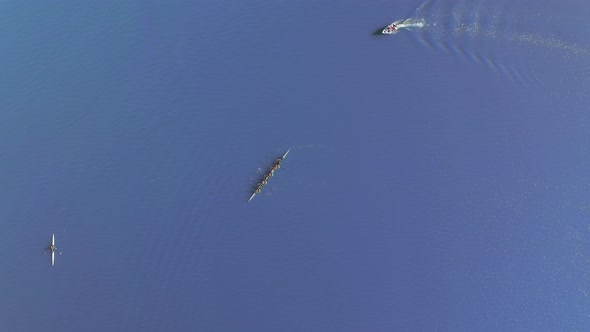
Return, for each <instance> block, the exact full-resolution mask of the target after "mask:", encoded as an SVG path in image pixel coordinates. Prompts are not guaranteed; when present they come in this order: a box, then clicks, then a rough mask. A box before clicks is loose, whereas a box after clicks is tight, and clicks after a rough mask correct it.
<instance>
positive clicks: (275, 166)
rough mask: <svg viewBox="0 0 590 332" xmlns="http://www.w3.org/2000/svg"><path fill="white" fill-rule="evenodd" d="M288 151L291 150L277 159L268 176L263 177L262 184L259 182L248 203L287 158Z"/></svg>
mask: <svg viewBox="0 0 590 332" xmlns="http://www.w3.org/2000/svg"><path fill="white" fill-rule="evenodd" d="M289 151H291V149H289V150H287V152H285V154H284V155H283V156H282V157H281V158H279V159H277V162H276V164H275V165H274V166H273V167H272V168H271V169H270V172H269V173H268V174H266V176H264V179H263V180H262V182H260V183H259V184H258V187H256V190H255V191H254V193H252V196H250V199H248V202H250V201H251V200H252V199H253V198H254V196H256V194H260V192H261V191H262V187H264V186H265V185H266V184H267V182H268V179H270V177H271V176H273V175H274V173H275V171H276V170H278V169H279V168H281V163H283V160H285V158H287V155H288V154H289Z"/></svg>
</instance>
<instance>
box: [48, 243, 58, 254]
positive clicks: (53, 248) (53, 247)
mask: <svg viewBox="0 0 590 332" xmlns="http://www.w3.org/2000/svg"><path fill="white" fill-rule="evenodd" d="M55 249H57V248H56V247H55V246H54V245H53V244H52V245H50V246H49V250H51V252H54V251H55Z"/></svg>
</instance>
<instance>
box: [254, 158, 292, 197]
mask: <svg viewBox="0 0 590 332" xmlns="http://www.w3.org/2000/svg"><path fill="white" fill-rule="evenodd" d="M289 151H291V149H289V150H287V152H285V154H284V155H283V156H282V157H281V159H280V160H281V162H283V160H285V158H286V157H287V155H288V154H289ZM256 191H258V189H256ZM256 191H254V193H253V194H252V196H250V199H248V203H250V201H251V200H252V198H254V196H256Z"/></svg>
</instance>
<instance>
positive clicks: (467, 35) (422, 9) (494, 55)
mask: <svg viewBox="0 0 590 332" xmlns="http://www.w3.org/2000/svg"><path fill="white" fill-rule="evenodd" d="M550 26H552V25H551V24H548V23H547V22H546V21H545V20H543V19H542V16H541V15H540V13H536V12H532V11H526V10H523V9H522V8H521V7H519V6H518V5H517V4H514V5H513V4H512V3H505V4H501V3H499V2H493V1H468V0H462V1H458V2H454V3H449V2H446V1H442V0H432V1H427V2H425V3H423V4H422V5H420V6H419V7H418V8H416V10H415V11H414V13H413V15H411V17H410V18H406V19H401V20H398V21H395V22H394V23H392V24H390V25H389V26H387V27H386V28H385V29H383V31H382V33H383V34H387V35H393V34H397V33H398V32H399V31H401V30H414V31H415V32H420V33H418V34H415V35H414V36H415V39H416V40H417V41H418V42H419V43H420V44H421V45H424V46H426V47H429V48H432V49H436V50H440V51H443V52H445V53H451V54H453V55H456V56H459V57H464V58H467V59H469V60H471V61H473V62H477V63H480V64H484V65H486V66H488V67H489V68H490V69H492V70H494V71H497V72H500V73H502V74H503V75H508V76H511V77H512V78H514V79H516V80H519V81H521V80H522V81H527V80H529V79H530V77H527V75H526V74H524V72H526V71H529V70H523V67H524V68H526V67H528V66H529V63H528V62H523V61H522V59H524V58H526V57H527V55H524V54H523V52H527V53H528V56H532V55H534V54H536V53H538V51H540V49H544V50H546V51H556V52H554V56H558V57H568V58H569V57H572V56H578V57H584V58H586V57H590V48H589V47H587V46H582V45H579V44H576V43H574V42H567V41H565V40H564V39H565V38H566V37H567V38H568V39H569V38H570V37H572V36H571V35H564V36H563V37H561V38H563V39H561V38H559V37H557V36H556V35H555V33H556V32H555V31H553V30H550V29H547V27H550ZM563 30H565V29H563ZM511 46H513V47H511ZM514 47H521V48H525V49H521V50H519V51H518V52H515V51H514ZM508 63H509V65H508Z"/></svg>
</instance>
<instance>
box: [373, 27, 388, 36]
mask: <svg viewBox="0 0 590 332" xmlns="http://www.w3.org/2000/svg"><path fill="white" fill-rule="evenodd" d="M385 28H387V25H386V26H384V27H381V28H379V29H377V30H375V31H373V33H372V35H373V36H385V35H384V34H383V29H385Z"/></svg>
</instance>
